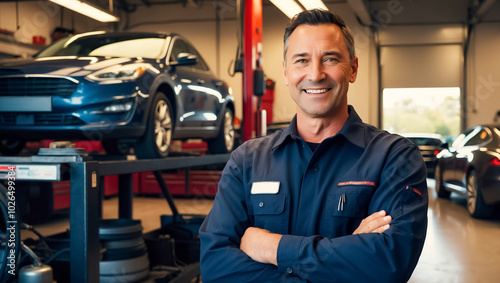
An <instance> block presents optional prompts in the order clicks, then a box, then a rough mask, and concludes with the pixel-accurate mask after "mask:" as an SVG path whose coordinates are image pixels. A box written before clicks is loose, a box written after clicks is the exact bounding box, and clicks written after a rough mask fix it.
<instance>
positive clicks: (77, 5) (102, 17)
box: [49, 0, 120, 23]
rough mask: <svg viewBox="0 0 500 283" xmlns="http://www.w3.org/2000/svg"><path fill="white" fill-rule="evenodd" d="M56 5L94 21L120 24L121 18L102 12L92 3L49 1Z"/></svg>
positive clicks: (80, 0) (78, 0)
mask: <svg viewBox="0 0 500 283" xmlns="http://www.w3.org/2000/svg"><path fill="white" fill-rule="evenodd" d="M49 1H51V2H54V3H56V4H59V5H61V6H63V7H65V8H67V9H70V10H73V11H75V12H77V13H80V14H82V15H85V16H87V17H90V18H92V19H94V20H97V21H100V22H104V23H108V22H118V21H119V20H120V18H118V17H117V16H115V15H113V14H111V13H109V12H106V11H104V10H102V9H101V8H98V7H96V6H94V5H92V4H90V3H87V2H85V1H83V0H49Z"/></svg>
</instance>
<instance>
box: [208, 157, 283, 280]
mask: <svg viewBox="0 0 500 283" xmlns="http://www.w3.org/2000/svg"><path fill="white" fill-rule="evenodd" d="M238 155H239V152H238V151H235V152H233V153H232V155H231V158H230V160H229V161H228V163H227V164H226V167H225V168H224V170H223V172H222V176H221V179H220V181H219V189H218V192H217V195H216V197H215V200H214V204H213V207H212V210H211V211H210V213H209V214H208V216H207V218H206V219H205V221H204V222H203V224H202V226H201V228H200V240H201V259H200V265H201V275H202V280H203V282H204V283H206V282H280V281H282V280H281V279H280V277H281V272H279V271H278V269H277V267H276V266H274V265H269V264H262V263H258V262H256V261H254V260H252V259H251V258H250V257H249V256H248V255H246V254H245V253H244V252H243V251H241V250H240V248H239V246H240V241H241V237H242V236H243V234H244V232H245V230H246V229H247V228H248V227H249V226H250V224H249V223H250V219H249V215H248V213H247V209H246V202H245V192H244V186H243V183H242V175H241V168H240V167H239V166H238V164H237V162H236V160H237V156H238ZM235 156H236V158H235Z"/></svg>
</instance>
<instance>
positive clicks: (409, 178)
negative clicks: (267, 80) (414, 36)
mask: <svg viewBox="0 0 500 283" xmlns="http://www.w3.org/2000/svg"><path fill="white" fill-rule="evenodd" d="M427 206H428V195H427V183H426V169H425V164H424V162H423V160H422V156H421V154H420V152H419V150H418V147H417V146H416V145H414V144H413V143H411V142H410V141H408V140H407V139H405V138H402V137H400V136H398V135H393V134H389V133H387V132H385V131H381V130H378V129H376V128H375V127H373V126H370V125H367V124H364V123H363V122H362V121H361V119H360V118H359V116H358V115H357V114H356V112H355V111H354V109H353V107H352V106H349V118H348V119H347V121H346V123H345V125H344V127H343V128H342V129H341V130H340V131H339V132H338V133H337V134H336V135H335V136H332V137H329V138H327V139H325V140H324V141H322V142H321V144H320V145H319V146H318V147H317V149H316V150H315V152H312V150H311V149H310V147H309V146H308V145H307V143H306V142H305V141H304V140H303V139H302V138H301V137H299V136H298V134H297V126H296V117H295V118H294V119H293V120H292V122H291V124H290V126H289V127H288V128H286V129H284V130H281V131H278V132H276V133H274V134H272V135H270V136H266V137H262V138H257V139H253V140H249V141H247V142H245V143H244V144H243V145H241V146H240V147H238V148H237V149H236V150H235V151H234V152H233V153H232V154H231V158H230V160H229V161H228V163H227V164H226V167H225V168H224V171H223V172H222V177H221V179H220V182H219V190H218V193H217V195H216V197H215V200H214V204H213V207H212V210H211V211H210V213H209V214H208V216H207V218H206V219H205V221H204V223H203V225H202V226H201V228H200V238H201V272H202V273H201V274H202V281H203V283H207V282H384V283H389V282H407V281H408V279H409V278H410V276H411V273H412V272H413V270H414V268H415V266H416V264H417V261H418V258H419V256H420V254H421V251H422V248H423V245H424V240H425V235H426V230H427ZM380 210H385V211H387V214H388V215H391V216H392V219H393V220H392V222H391V224H390V225H391V226H390V228H389V229H388V230H386V231H385V232H383V233H381V234H378V233H365V234H357V235H352V233H353V232H354V230H355V229H356V228H357V227H358V226H359V224H360V223H361V221H362V220H363V219H364V218H366V217H367V216H369V215H371V214H372V213H374V212H377V211H380ZM248 227H258V228H263V229H267V230H269V231H271V232H273V233H279V234H282V235H283V237H282V238H281V240H280V243H279V246H278V255H277V261H278V266H277V267H276V266H274V265H271V264H262V263H259V262H256V261H254V260H252V259H251V258H250V257H249V256H247V255H246V254H245V253H244V252H243V251H241V250H240V249H239V246H240V240H241V237H242V236H243V234H244V232H245V230H246V229H247V228H248Z"/></svg>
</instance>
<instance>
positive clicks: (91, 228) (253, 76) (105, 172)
mask: <svg viewBox="0 0 500 283" xmlns="http://www.w3.org/2000/svg"><path fill="white" fill-rule="evenodd" d="M237 3H238V18H239V20H241V21H240V23H243V24H242V25H241V24H240V27H241V29H242V34H243V36H242V38H240V43H239V44H240V47H241V46H243V48H240V50H241V51H242V52H240V53H239V54H238V55H237V60H236V63H235V66H236V65H239V66H242V68H240V69H238V68H235V71H237V72H242V74H243V127H242V128H243V133H242V134H243V139H244V140H249V139H251V138H253V137H255V136H260V135H263V133H265V128H266V126H265V123H266V118H265V110H261V109H260V108H261V107H260V96H262V95H263V94H264V90H265V79H264V72H263V70H262V0H237ZM241 8H243V11H242V9H241ZM242 18H243V19H242ZM240 34H241V33H240ZM262 113H264V114H262ZM228 160H229V154H217V155H206V156H188V157H166V158H162V159H147V160H127V159H126V158H125V159H120V160H99V159H94V157H91V156H88V155H87V154H86V153H85V152H84V151H83V150H81V149H75V148H55V149H47V148H41V149H40V151H39V152H38V155H33V156H20V157H8V156H0V180H2V179H4V180H5V179H6V176H7V175H6V174H7V171H8V170H12V169H8V168H15V169H14V170H15V176H16V180H18V181H47V182H54V181H63V180H70V186H71V192H70V198H71V207H70V249H71V255H70V262H71V264H70V277H71V282H73V283H80V282H82V283H89V282H90V283H94V282H99V249H100V248H99V232H98V231H99V224H98V223H99V219H100V218H101V216H102V207H101V205H102V203H101V200H102V195H101V192H100V191H102V189H101V190H100V189H99V188H100V187H101V188H102V186H103V183H104V181H103V180H104V176H109V175H118V176H119V178H118V187H119V192H118V198H119V206H118V210H119V211H118V217H119V218H128V219H130V218H132V199H133V185H132V184H133V182H132V174H133V173H135V172H144V171H153V172H154V175H155V178H156V180H157V182H158V184H159V185H160V188H161V190H162V193H163V195H164V196H165V198H166V200H167V202H168V204H169V206H170V208H171V209H172V212H173V217H172V219H173V221H176V219H178V217H179V216H182V215H180V214H179V212H178V210H177V208H176V207H175V204H174V201H173V198H172V196H171V194H170V192H169V191H168V188H167V186H166V184H165V181H164V179H163V178H162V175H161V171H162V170H171V169H188V168H191V167H197V166H207V165H214V164H225V163H226V162H227V161H228ZM185 270H186V272H182V273H181V275H179V276H178V277H177V278H174V280H172V281H170V282H182V283H183V282H191V280H192V278H195V277H196V276H197V275H199V263H198V264H197V265H196V264H195V265H194V266H188V267H187V268H186V269H185ZM184 273H187V274H184Z"/></svg>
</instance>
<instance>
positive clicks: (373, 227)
mask: <svg viewBox="0 0 500 283" xmlns="http://www.w3.org/2000/svg"><path fill="white" fill-rule="evenodd" d="M391 220H392V218H391V216H390V215H387V216H386V212H385V211H384V210H381V211H379V212H375V213H374V214H372V215H370V216H368V217H366V218H365V219H363V221H361V224H359V227H358V228H357V229H356V231H354V233H352V234H353V235H356V234H361V233H379V234H380V233H382V232H384V231H385V230H387V229H389V227H390V225H389V223H390V222H391Z"/></svg>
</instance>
